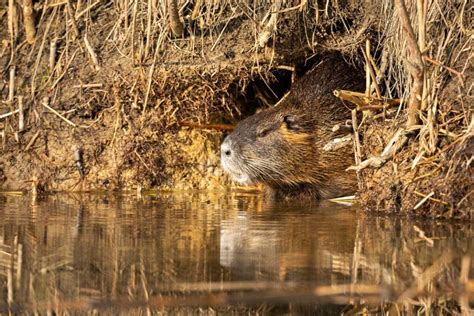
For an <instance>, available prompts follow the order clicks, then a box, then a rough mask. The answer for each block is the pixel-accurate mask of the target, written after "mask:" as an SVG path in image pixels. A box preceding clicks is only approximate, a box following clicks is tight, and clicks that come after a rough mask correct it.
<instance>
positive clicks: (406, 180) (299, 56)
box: [0, 0, 474, 219]
mask: <svg viewBox="0 0 474 316" xmlns="http://www.w3.org/2000/svg"><path fill="white" fill-rule="evenodd" d="M161 3H162V2H156V1H150V2H148V3H147V2H143V1H142V2H134V1H128V0H122V1H112V2H106V3H102V2H97V3H95V2H94V3H90V2H87V4H86V3H84V2H83V1H71V10H69V11H71V12H73V13H75V17H76V18H75V19H74V20H75V23H73V20H72V19H71V14H70V13H69V12H68V9H67V6H66V5H65V4H64V2H58V3H57V4H55V3H52V2H51V3H50V4H48V3H46V4H43V3H42V2H41V3H40V2H38V3H36V4H35V25H36V30H37V33H36V41H35V42H34V43H33V44H29V43H27V42H26V41H25V39H26V34H25V31H24V29H23V25H24V21H23V16H22V10H21V7H20V6H19V5H18V4H16V2H15V5H14V8H15V9H16V10H13V11H12V10H11V9H12V8H11V7H9V6H8V1H7V0H0V39H1V40H2V47H0V71H1V75H2V81H1V82H0V95H1V100H2V103H1V104H0V115H2V114H5V113H9V112H11V111H14V110H15V109H18V107H19V104H20V102H22V103H23V105H24V108H25V109H26V110H25V128H24V129H23V130H22V131H20V132H18V130H19V115H18V114H14V115H11V116H9V117H7V118H2V119H0V131H1V133H2V135H3V137H2V138H1V141H2V146H1V148H0V150H1V156H0V186H1V188H2V189H7V190H25V189H29V188H30V187H31V183H34V184H35V185H36V186H37V187H38V188H42V189H44V190H47V191H62V190H66V191H74V190H116V189H136V188H144V189H149V188H157V189H203V188H227V187H229V186H230V182H229V181H228V180H227V178H226V177H225V176H224V175H223V174H222V171H221V170H220V168H219V166H218V165H219V158H218V155H219V143H220V141H221V139H222V137H223V134H225V131H224V130H221V129H210V130H209V129H201V128H189V127H186V128H183V127H180V124H179V123H180V122H183V121H187V122H193V123H194V124H197V125H202V124H206V123H214V124H215V123H219V124H222V123H224V124H228V123H231V124H232V123H234V122H236V121H238V120H239V119H241V118H242V117H243V116H246V115H249V114H251V113H252V112H253V111H255V109H256V107H258V106H259V105H262V104H263V105H264V106H269V105H271V104H273V103H274V102H275V101H277V100H278V98H279V97H281V96H282V95H283V93H284V92H285V91H286V89H287V88H288V77H294V76H295V75H298V74H300V73H301V72H304V70H305V69H307V68H308V67H309V65H310V64H311V63H314V62H317V60H318V57H317V55H318V54H324V52H325V51H328V50H338V51H342V52H344V53H346V55H347V56H348V60H352V61H353V62H355V63H359V64H361V63H360V62H359V61H361V60H363V59H364V58H363V56H362V54H361V49H363V47H364V45H365V40H366V39H370V40H371V43H372V50H371V54H372V55H373V57H374V59H375V64H376V65H377V68H378V70H379V77H380V78H379V79H380V80H379V81H378V82H379V86H380V87H381V90H382V92H383V94H384V96H386V97H391V98H395V97H402V98H406V97H407V95H408V92H409V89H410V85H411V79H410V76H409V73H410V72H409V71H408V69H409V65H408V64H407V59H409V58H407V49H406V46H405V43H406V40H405V38H404V33H403V30H402V28H401V27H400V24H399V21H398V18H397V12H396V10H395V9H394V7H393V5H392V4H391V3H392V1H381V2H380V3H376V4H373V3H372V2H371V1H366V2H364V3H361V2H360V1H351V0H347V1H337V2H335V3H332V2H330V5H329V6H327V7H326V6H323V5H321V4H319V6H318V2H314V3H313V2H311V1H309V2H300V1H286V2H284V4H282V6H281V7H276V6H275V5H274V4H273V5H272V3H273V2H268V1H254V2H253V3H252V4H251V5H249V4H246V2H239V1H236V2H235V1H221V2H212V1H194V2H193V1H191V4H190V3H188V2H186V5H184V2H183V1H178V4H179V5H178V7H179V8H180V16H181V19H182V21H184V25H185V31H184V33H183V35H182V36H179V37H174V36H172V35H171V33H170V31H169V22H168V15H167V8H166V6H164V5H162V4H161ZM148 4H150V6H148ZM182 5H184V6H182ZM465 7H466V6H465V5H463V4H462V3H458V2H454V1H448V2H447V3H446V5H445V6H444V9H443V10H442V11H441V10H439V9H438V8H437V7H436V4H435V3H430V5H429V6H428V12H427V17H428V19H429V21H427V25H428V27H427V30H426V33H427V42H428V43H432V44H431V46H429V47H427V48H426V56H431V57H432V58H433V59H435V60H436V61H438V62H440V63H441V64H442V65H444V66H449V67H450V68H449V69H454V70H455V71H457V72H459V73H462V74H463V75H460V76H457V75H456V74H455V72H453V71H451V70H449V69H448V68H446V67H444V66H442V67H440V66H439V65H436V64H433V63H428V62H427V64H426V69H427V70H426V71H427V75H426V77H427V78H428V79H429V86H428V89H427V90H426V91H427V93H426V94H427V96H426V97H427V100H428V102H427V103H428V107H427V108H424V109H422V122H421V127H420V129H418V130H417V132H415V133H414V134H413V135H411V136H410V137H409V141H408V143H407V145H405V146H404V147H403V148H402V150H400V151H399V152H397V153H396V155H395V156H394V157H393V159H390V160H389V161H388V162H387V163H386V164H384V165H383V166H382V167H381V168H379V169H370V168H367V169H364V170H363V171H362V179H363V181H362V183H361V187H362V189H361V190H360V192H359V195H360V200H361V202H362V204H363V205H364V206H365V207H366V208H367V209H369V210H371V211H383V212H395V213H404V214H421V215H430V216H435V217H449V218H453V217H455V218H464V219H472V218H473V216H472V215H473V214H472V205H473V202H474V201H473V199H474V197H473V195H472V190H473V185H472V182H473V180H472V176H470V175H472V166H471V161H472V151H473V138H472V136H473V134H474V131H473V127H472V98H471V97H470V95H469V87H471V85H472V81H470V80H471V79H470V78H472V76H470V74H471V72H472V67H471V68H469V67H468V65H469V58H470V50H469V47H470V46H469V45H470V44H469V43H470V42H469V34H470V33H469V32H470V31H469V30H472V25H469V24H468V23H469V22H470V21H472V19H471V18H470V16H469V14H470V13H469V12H468V10H467V9H466V8H465ZM408 11H409V13H410V15H411V16H412V18H413V23H414V29H415V30H418V28H417V24H416V23H417V22H416V18H415V17H416V8H415V7H414V5H408ZM275 12H277V19H276V20H275V21H276V24H275V25H272V24H271V21H272V18H271V17H272V13H273V14H275ZM12 13H13V15H12ZM450 21H454V22H452V23H453V24H452V25H451V24H450V23H451V22H450ZM382 22H383V23H382ZM74 25H76V26H77V30H78V34H76V32H75V30H74V29H75V27H74ZM449 30H451V31H449ZM266 31H269V33H268V34H270V35H269V36H268V39H267V40H266V41H263V40H262V38H264V36H263V35H264V33H265V32H266ZM448 31H449V32H448ZM85 38H87V40H85ZM259 41H260V42H262V41H263V42H262V43H263V44H262V45H259ZM53 43H56V47H57V50H56V51H55V52H56V53H55V54H53V55H52V54H51V51H54V50H53V49H52V48H51V47H52V44H53ZM88 46H90V47H88ZM91 51H93V54H91V53H90V52H91ZM51 55H52V57H53V58H52V60H53V61H54V67H53V68H51V67H50V60H51ZM94 55H95V56H96V58H97V61H98V64H95V63H94V58H93V57H92V56H94ZM292 67H294V68H295V69H296V71H295V72H294V73H292V72H291V69H292ZM13 72H14V74H15V78H14V80H13V83H14V90H10V86H11V80H10V74H11V73H13ZM282 78H286V79H285V80H283V79H282ZM270 88H272V89H270ZM272 90H273V91H272ZM12 91H13V99H11V98H10V93H11V92H12ZM45 103H46V104H47V105H48V106H49V107H51V108H53V109H54V110H55V111H56V112H57V114H59V115H57V114H55V113H53V112H52V111H51V110H50V109H48V108H47V107H46V106H45V105H44V104H45ZM404 107H405V105H402V106H401V107H400V108H399V109H397V110H396V111H392V112H391V111H390V110H388V111H386V112H383V113H384V115H379V114H380V113H382V112H381V111H378V112H376V113H373V114H375V116H368V115H364V116H366V119H364V121H363V123H362V125H361V127H360V136H361V142H362V157H361V158H362V159H365V158H369V157H371V156H373V155H378V154H380V153H381V152H382V150H383V148H384V146H385V145H386V144H387V142H388V140H389V139H390V138H391V136H392V135H393V134H394V132H395V131H396V130H397V129H398V128H399V127H401V126H403V125H404V123H405V121H406V116H405V108H404ZM430 111H431V114H430ZM433 113H434V114H433ZM79 153H81V154H79ZM78 161H79V168H78ZM414 161H415V162H416V163H414ZM82 171H83V172H84V174H83V175H82V176H81V172H82ZM426 197H428V198H426ZM423 200H424V201H423ZM418 204H420V205H418Z"/></svg>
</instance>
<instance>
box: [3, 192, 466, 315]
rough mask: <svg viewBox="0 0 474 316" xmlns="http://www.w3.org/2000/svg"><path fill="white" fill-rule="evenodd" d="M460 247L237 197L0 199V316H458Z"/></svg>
mask: <svg viewBox="0 0 474 316" xmlns="http://www.w3.org/2000/svg"><path fill="white" fill-rule="evenodd" d="M473 241H474V233H473V227H472V224H469V223H467V224H466V223H464V224H462V223H446V222H436V221H428V220H425V221H416V220H410V219H401V218H395V217H391V218H385V217H384V218H380V217H375V216H372V217H371V216H367V215H366V214H362V213H360V212H357V211H356V210H355V209H351V208H348V207H343V206H338V205H335V204H332V203H322V204H319V205H318V204H316V203H314V204H308V203H305V204H298V203H292V204H289V203H273V204H269V203H265V202H264V201H263V200H262V198H261V197H260V196H259V195H258V194H252V193H246V192H234V193H230V194H224V193H194V194H192V193H179V194H177V193H176V194H161V195H159V196H154V195H147V196H143V197H141V198H137V197H136V196H127V195H120V196H112V195H55V196H49V197H47V198H43V199H41V200H39V201H37V202H36V204H34V205H32V203H31V200H30V199H29V198H26V197H21V196H16V195H13V194H0V287H1V290H0V313H8V312H13V313H27V312H35V311H37V312H40V313H45V312H48V311H49V312H59V313H63V312H69V313H78V312H79V313H93V312H97V311H99V312H101V313H105V314H116V313H127V314H142V313H144V312H151V313H154V312H165V313H166V312H169V313H172V314H183V315H186V314H189V313H195V314H214V313H216V312H221V313H224V314H235V313H250V314H275V313H276V314H295V315H299V314H327V315H332V314H340V313H347V314H352V313H356V312H364V311H365V312H374V313H379V312H382V311H385V312H387V311H391V310H392V311H395V310H396V311H405V312H410V311H417V312H420V311H421V312H427V313H431V312H433V311H436V312H439V313H441V314H443V313H445V312H447V311H451V312H453V311H454V312H463V311H464V312H469V308H470V307H469V304H471V306H472V304H473V303H474V295H473V293H472V289H470V290H469V286H464V284H465V283H466V280H467V279H469V278H471V279H472V278H473V274H474V269H473V264H472V261H469V258H470V255H472V254H473V249H474V248H473V245H474V243H473ZM469 282H472V281H467V283H469ZM469 284H470V283H469ZM469 291H471V292H469ZM471 308H472V307H471ZM471 311H472V310H471Z"/></svg>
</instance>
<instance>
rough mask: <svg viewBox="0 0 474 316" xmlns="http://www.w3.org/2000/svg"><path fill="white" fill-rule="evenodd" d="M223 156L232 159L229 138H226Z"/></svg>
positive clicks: (222, 147) (222, 146)
mask: <svg viewBox="0 0 474 316" xmlns="http://www.w3.org/2000/svg"><path fill="white" fill-rule="evenodd" d="M221 155H222V156H226V157H230V156H231V155H232V149H231V141H230V140H229V137H226V139H224V142H222V145H221Z"/></svg>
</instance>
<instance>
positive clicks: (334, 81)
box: [221, 58, 363, 198]
mask: <svg viewBox="0 0 474 316" xmlns="http://www.w3.org/2000/svg"><path fill="white" fill-rule="evenodd" d="M351 70H352V68H348V66H347V64H344V63H343V62H341V59H340V58H330V59H327V60H326V61H323V62H322V63H321V64H320V65H318V66H317V67H315V68H314V69H313V70H312V71H311V72H310V73H309V74H307V75H305V76H304V77H303V78H302V79H301V80H300V81H299V82H298V83H297V84H295V86H294V87H292V90H291V92H290V93H289V95H288V96H287V97H285V98H284V99H283V100H282V101H281V102H280V103H279V104H278V105H277V106H274V107H272V108H268V109H266V110H263V111H261V112H258V113H256V114H254V115H252V116H250V117H248V118H246V119H245V120H243V121H241V122H240V123H239V124H237V126H236V128H235V129H234V131H233V132H232V133H231V134H230V135H229V136H227V137H226V138H225V140H224V142H223V143H222V145H221V164H222V167H223V169H224V170H225V171H226V172H227V173H229V174H230V175H231V176H232V178H233V179H234V180H235V181H237V182H239V183H241V184H252V183H257V182H259V183H263V184H265V185H266V186H267V187H270V188H271V189H274V190H273V191H277V192H276V193H281V195H284V196H288V195H290V196H291V195H294V194H295V193H296V194H297V195H300V194H299V193H302V192H303V193H304V192H306V193H310V195H312V196H315V197H318V198H331V197H336V196H342V195H348V194H351V193H353V192H354V191H355V189H356V183H357V182H356V179H355V174H354V173H353V172H348V171H346V168H347V167H349V166H350V165H351V164H353V152H352V148H351V146H348V147H344V148H341V149H338V150H336V151H332V152H331V151H325V150H324V149H323V147H324V146H325V145H326V144H327V143H328V142H329V141H331V140H332V139H333V138H335V137H337V136H339V135H334V134H333V132H332V131H331V128H332V127H333V126H334V125H336V124H340V123H342V122H344V121H345V120H347V119H349V118H350V111H349V110H348V109H347V108H346V107H345V106H344V104H342V102H341V101H339V100H338V99H337V98H336V97H334V96H333V94H332V91H333V90H334V89H336V88H339V89H346V88H347V89H354V90H356V91H357V88H358V86H360V83H359V82H362V83H363V81H357V80H358V78H356V79H355V80H354V79H351V76H353V75H352V74H353V73H354V72H353V70H352V71H351Z"/></svg>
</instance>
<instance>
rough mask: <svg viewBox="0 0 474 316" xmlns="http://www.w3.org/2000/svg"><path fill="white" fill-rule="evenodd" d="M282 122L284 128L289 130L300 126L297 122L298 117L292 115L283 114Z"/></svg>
mask: <svg viewBox="0 0 474 316" xmlns="http://www.w3.org/2000/svg"><path fill="white" fill-rule="evenodd" d="M283 122H284V123H285V124H286V128H287V129H288V130H290V131H299V130H301V129H302V126H301V125H300V123H299V118H298V117H296V116H294V115H285V116H284V117H283Z"/></svg>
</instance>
